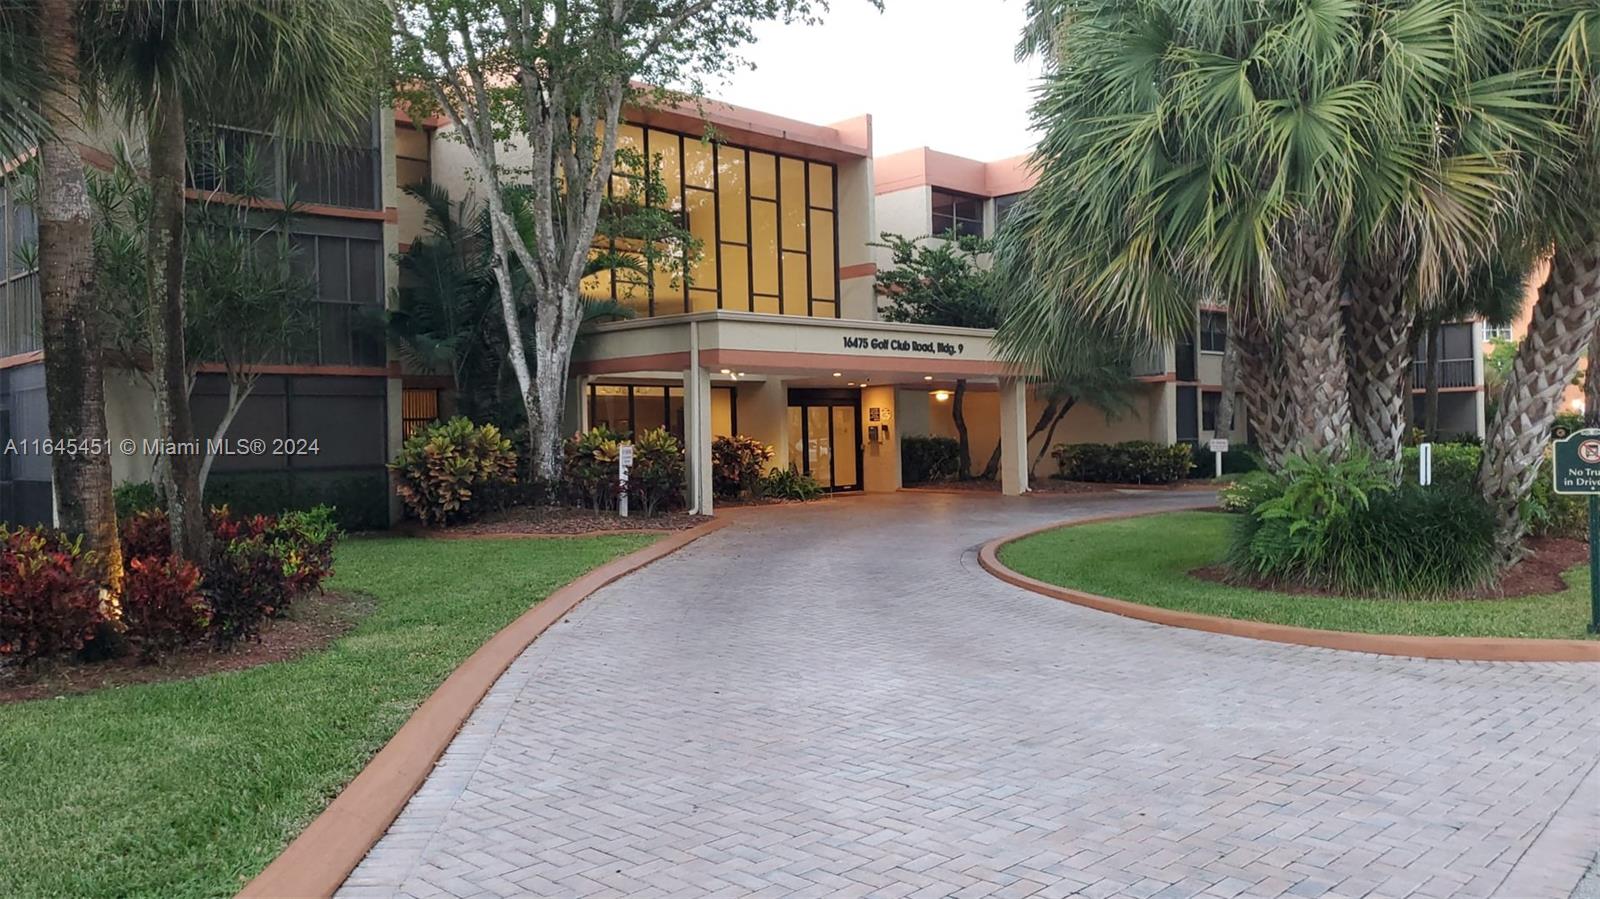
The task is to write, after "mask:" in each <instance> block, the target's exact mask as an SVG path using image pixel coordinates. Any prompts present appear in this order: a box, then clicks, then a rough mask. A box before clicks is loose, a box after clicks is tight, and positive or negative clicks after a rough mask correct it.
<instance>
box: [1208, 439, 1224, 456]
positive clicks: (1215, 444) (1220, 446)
mask: <svg viewBox="0 0 1600 899" xmlns="http://www.w3.org/2000/svg"><path fill="white" fill-rule="evenodd" d="M1211 451H1212V452H1213V453H1225V452H1227V451H1228V438H1226V437H1218V438H1216V439H1215V440H1213V441H1211Z"/></svg>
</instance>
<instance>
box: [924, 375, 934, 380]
mask: <svg viewBox="0 0 1600 899" xmlns="http://www.w3.org/2000/svg"><path fill="white" fill-rule="evenodd" d="M922 380H924V381H932V380H933V375H923V376H922Z"/></svg>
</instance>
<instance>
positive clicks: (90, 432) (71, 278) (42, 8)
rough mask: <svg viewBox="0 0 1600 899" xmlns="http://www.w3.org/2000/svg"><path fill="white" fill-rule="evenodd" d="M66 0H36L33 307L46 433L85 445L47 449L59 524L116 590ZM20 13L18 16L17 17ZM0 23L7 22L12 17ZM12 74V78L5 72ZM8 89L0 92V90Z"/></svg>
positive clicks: (73, 14) (90, 247)
mask: <svg viewBox="0 0 1600 899" xmlns="http://www.w3.org/2000/svg"><path fill="white" fill-rule="evenodd" d="M75 7H76V4H75V3H74V2H73V0H41V2H40V3H39V5H38V8H37V10H36V12H37V19H36V20H35V21H34V23H33V24H34V25H36V26H37V28H38V30H37V31H36V32H34V34H35V35H36V36H37V38H38V40H39V46H40V47H41V48H42V56H43V59H42V61H41V62H42V71H41V78H40V79H39V82H37V83H40V84H42V85H43V87H44V91H43V93H42V96H40V97H39V98H38V108H39V109H40V110H42V113H43V115H42V120H41V122H40V124H41V126H42V127H41V128H40V129H39V131H38V132H37V134H36V137H37V138H38V147H39V167H38V179H37V186H36V190H35V192H36V195H37V196H36V202H35V204H34V205H35V208H36V209H37V212H38V218H39V284H40V305H41V307H42V310H43V318H44V328H43V331H44V334H43V336H44V347H45V357H44V365H45V389H46V398H47V400H48V404H49V409H50V412H49V416H50V436H51V437H52V438H53V439H55V440H62V441H78V442H79V443H80V445H82V446H83V447H84V449H83V450H82V451H72V452H57V453H52V454H51V456H50V467H51V473H52V475H53V477H54V480H55V493H56V509H57V515H58V519H59V520H58V523H59V524H60V526H61V527H62V528H63V529H64V530H66V531H69V532H72V533H80V534H83V535H84V536H85V538H86V539H87V541H88V544H89V546H90V547H91V548H92V549H94V551H95V552H96V553H97V554H98V557H99V560H100V564H101V566H102V574H103V577H104V579H105V581H106V583H107V584H108V585H109V587H110V590H111V592H112V594H113V595H115V594H117V593H120V592H121V585H122V548H121V543H120V541H119V540H118V538H117V515H116V506H115V504H114V503H113V501H112V495H111V452H110V449H109V447H108V446H107V445H106V443H107V437H106V414H105V379H104V377H103V375H102V373H101V352H100V349H101V348H100V340H99V334H98V331H97V328H96V316H95V315H94V312H93V309H92V303H91V302H90V299H91V297H92V296H93V294H94V270H95V269H94V222H93V217H92V215H91V207H90V203H89V190H88V185H87V183H86V181H85V179H84V174H83V159H82V158H81V157H80V155H79V152H78V146H79V141H81V140H82V139H83V131H82V128H81V127H80V125H79V122H78V120H77V118H76V113H77V110H78V99H79V69H78V36H77V29H76V26H77V23H78V18H77V17H78V10H77V9H76V8H75ZM19 15H20V14H19ZM6 24H8V25H9V24H11V23H10V22H8V23H6ZM7 77H8V78H9V77H10V75H9V74H8V75H7ZM4 93H5V91H3V90H0V94H4Z"/></svg>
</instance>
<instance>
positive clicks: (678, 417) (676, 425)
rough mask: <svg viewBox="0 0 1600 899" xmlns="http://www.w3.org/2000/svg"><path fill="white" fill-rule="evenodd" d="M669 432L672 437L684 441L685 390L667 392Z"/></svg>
mask: <svg viewBox="0 0 1600 899" xmlns="http://www.w3.org/2000/svg"><path fill="white" fill-rule="evenodd" d="M667 430H669V431H671V432H672V436H674V437H676V438H678V439H679V440H680V441H681V440H683V390H682V388H668V390H667Z"/></svg>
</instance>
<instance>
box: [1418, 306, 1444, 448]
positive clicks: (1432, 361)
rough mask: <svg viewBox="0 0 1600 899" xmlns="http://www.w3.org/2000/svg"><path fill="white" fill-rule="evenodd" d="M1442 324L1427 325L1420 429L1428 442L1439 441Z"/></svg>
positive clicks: (1442, 346)
mask: <svg viewBox="0 0 1600 899" xmlns="http://www.w3.org/2000/svg"><path fill="white" fill-rule="evenodd" d="M1443 357H1444V326H1443V325H1440V324H1438V323H1437V322H1435V323H1434V324H1431V325H1429V326H1428V362H1427V364H1426V365H1425V366H1424V368H1426V369H1427V371H1426V372H1425V373H1424V374H1425V375H1426V378H1427V380H1425V381H1424V382H1423V386H1424V389H1425V391H1426V392H1425V394H1424V396H1425V399H1424V400H1423V403H1422V410H1423V411H1422V431H1423V433H1424V434H1427V435H1428V442H1429V443H1437V442H1438V441H1439V378H1440V376H1441V375H1442V374H1443V372H1442V371H1441V370H1440V369H1441V368H1442V367H1443V366H1444V360H1443Z"/></svg>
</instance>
